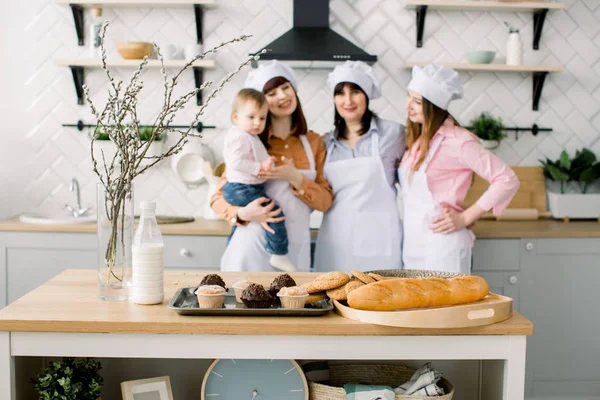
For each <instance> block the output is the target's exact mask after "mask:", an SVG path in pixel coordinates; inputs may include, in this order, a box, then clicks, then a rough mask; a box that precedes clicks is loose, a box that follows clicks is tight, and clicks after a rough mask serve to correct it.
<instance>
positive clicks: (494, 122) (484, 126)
mask: <svg viewBox="0 0 600 400" xmlns="http://www.w3.org/2000/svg"><path fill="white" fill-rule="evenodd" d="M470 124H471V129H472V130H473V132H474V133H475V134H476V135H477V137H478V138H480V139H483V140H495V141H498V142H499V141H501V140H502V139H503V138H504V137H505V136H506V135H505V134H504V132H503V131H504V124H502V118H500V117H498V118H497V119H494V118H492V116H491V115H490V114H488V113H486V112H484V113H481V114H480V115H479V116H478V117H477V118H475V119H474V120H472V121H471V123H470Z"/></svg>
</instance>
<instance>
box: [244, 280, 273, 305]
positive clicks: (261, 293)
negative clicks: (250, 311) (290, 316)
mask: <svg viewBox="0 0 600 400" xmlns="http://www.w3.org/2000/svg"><path fill="white" fill-rule="evenodd" d="M241 297H242V302H243V303H244V305H245V306H246V307H248V308H270V307H271V305H273V296H271V295H270V294H269V292H267V291H266V290H265V288H264V287H263V285H259V284H258V283H251V284H250V285H248V287H247V288H246V289H244V291H243V292H242V296H241Z"/></svg>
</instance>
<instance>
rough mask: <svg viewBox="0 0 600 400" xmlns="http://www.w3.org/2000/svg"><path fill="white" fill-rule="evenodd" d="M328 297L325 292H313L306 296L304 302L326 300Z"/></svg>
mask: <svg viewBox="0 0 600 400" xmlns="http://www.w3.org/2000/svg"><path fill="white" fill-rule="evenodd" d="M326 298H327V293H325V292H317V293H313V294H309V295H308V297H307V298H306V301H305V302H304V304H310V303H314V302H315V301H319V300H324V299H326Z"/></svg>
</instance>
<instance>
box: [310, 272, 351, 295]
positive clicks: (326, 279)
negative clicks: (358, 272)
mask: <svg viewBox="0 0 600 400" xmlns="http://www.w3.org/2000/svg"><path fill="white" fill-rule="evenodd" d="M348 281H350V276H348V274H346V273H345V272H338V271H334V272H327V273H325V274H323V275H319V276H317V277H316V278H315V279H314V280H313V281H312V282H310V283H309V284H308V285H307V286H306V290H307V291H308V293H316V292H322V291H324V290H330V289H335V288H337V287H340V286H342V285H345V284H346V283H348Z"/></svg>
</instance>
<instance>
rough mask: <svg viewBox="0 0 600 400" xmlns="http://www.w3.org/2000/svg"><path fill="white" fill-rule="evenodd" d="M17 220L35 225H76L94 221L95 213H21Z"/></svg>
mask: <svg viewBox="0 0 600 400" xmlns="http://www.w3.org/2000/svg"><path fill="white" fill-rule="evenodd" d="M19 220H20V221H21V222H24V223H26V224H37V225H78V224H87V223H90V222H96V216H95V215H86V216H82V217H77V218H75V217H73V216H72V215H68V214H61V215H40V214H33V213H27V214H21V215H20V216H19Z"/></svg>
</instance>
